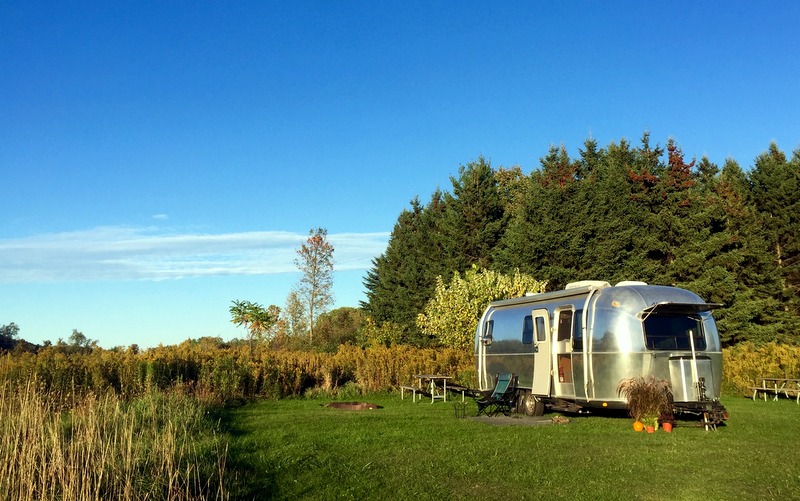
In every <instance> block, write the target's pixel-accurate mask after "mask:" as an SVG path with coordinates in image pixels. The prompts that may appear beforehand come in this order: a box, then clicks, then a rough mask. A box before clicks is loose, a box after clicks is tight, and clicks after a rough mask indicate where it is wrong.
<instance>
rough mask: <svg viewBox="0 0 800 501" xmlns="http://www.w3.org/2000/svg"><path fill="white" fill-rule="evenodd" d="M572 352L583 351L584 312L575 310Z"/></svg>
mask: <svg viewBox="0 0 800 501" xmlns="http://www.w3.org/2000/svg"><path fill="white" fill-rule="evenodd" d="M572 351H583V310H575V321H574V322H573V323H572Z"/></svg>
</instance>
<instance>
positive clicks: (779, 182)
mask: <svg viewBox="0 0 800 501" xmlns="http://www.w3.org/2000/svg"><path fill="white" fill-rule="evenodd" d="M749 181H750V186H751V196H752V200H753V203H754V205H755V208H756V210H757V211H758V215H759V223H760V225H761V227H762V228H763V230H764V233H763V234H764V237H765V239H766V241H767V242H768V244H769V247H770V253H771V255H772V260H773V262H774V264H775V265H776V266H777V268H778V271H779V273H780V279H781V283H780V286H779V287H777V288H776V290H775V291H774V295H775V297H776V299H777V300H778V301H780V302H781V304H783V305H784V308H783V312H782V314H781V315H779V316H780V317H781V318H782V320H783V321H782V323H783V324H784V326H783V328H782V329H781V334H783V335H784V336H792V337H794V338H795V339H797V337H800V336H798V334H797V332H798V327H800V325H799V324H800V150H798V151H795V153H794V155H793V158H792V160H791V161H787V159H786V155H785V154H784V153H783V152H782V151H780V150H779V149H778V146H777V145H776V144H775V143H772V144H770V147H769V150H768V151H766V152H764V153H762V154H761V155H759V156H758V157H757V158H756V161H755V166H754V167H753V169H752V170H751V171H750V175H749Z"/></svg>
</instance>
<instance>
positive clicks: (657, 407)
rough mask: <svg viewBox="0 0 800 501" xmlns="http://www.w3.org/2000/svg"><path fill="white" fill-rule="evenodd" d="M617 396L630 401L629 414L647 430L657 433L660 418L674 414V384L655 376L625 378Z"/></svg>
mask: <svg viewBox="0 0 800 501" xmlns="http://www.w3.org/2000/svg"><path fill="white" fill-rule="evenodd" d="M617 394H618V395H622V396H624V397H625V399H626V400H627V401H628V413H629V414H630V416H631V417H632V418H633V419H634V420H636V421H641V422H642V423H643V424H644V426H645V429H646V430H647V431H648V432H649V433H652V431H650V428H652V430H653V431H655V429H656V427H657V426H658V423H659V416H662V415H664V414H665V413H668V414H669V415H671V414H672V384H670V382H669V381H667V380H666V379H658V378H656V377H655V376H652V375H650V376H635V377H629V378H624V379H622V380H621V381H620V382H619V386H617Z"/></svg>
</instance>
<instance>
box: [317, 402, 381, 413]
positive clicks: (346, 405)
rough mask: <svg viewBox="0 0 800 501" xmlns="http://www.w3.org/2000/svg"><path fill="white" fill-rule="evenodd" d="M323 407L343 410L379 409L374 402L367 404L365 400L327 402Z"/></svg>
mask: <svg viewBox="0 0 800 501" xmlns="http://www.w3.org/2000/svg"><path fill="white" fill-rule="evenodd" d="M325 407H331V408H333V409H341V410H345V411H364V410H372V409H380V407H379V406H377V405H375V404H369V403H367V402H331V403H329V404H327V405H326V406H325Z"/></svg>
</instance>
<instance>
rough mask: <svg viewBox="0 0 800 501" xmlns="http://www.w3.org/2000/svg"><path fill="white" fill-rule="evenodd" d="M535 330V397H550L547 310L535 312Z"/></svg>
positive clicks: (548, 318) (550, 360)
mask: <svg viewBox="0 0 800 501" xmlns="http://www.w3.org/2000/svg"><path fill="white" fill-rule="evenodd" d="M533 329H534V334H535V340H534V350H533V351H534V353H533V388H532V390H531V392H532V393H533V394H534V395H540V396H547V397H549V396H550V372H551V371H550V365H551V363H552V360H553V359H552V354H551V351H552V350H551V341H550V314H549V313H548V312H547V310H544V309H542V310H533Z"/></svg>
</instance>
